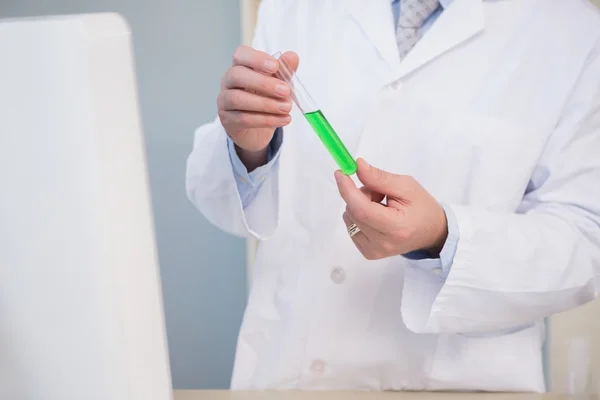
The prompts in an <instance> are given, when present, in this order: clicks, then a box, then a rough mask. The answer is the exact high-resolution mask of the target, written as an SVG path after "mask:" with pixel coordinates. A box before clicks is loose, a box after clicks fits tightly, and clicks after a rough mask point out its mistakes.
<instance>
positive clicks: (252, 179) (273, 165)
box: [227, 128, 283, 209]
mask: <svg viewBox="0 0 600 400" xmlns="http://www.w3.org/2000/svg"><path fill="white" fill-rule="evenodd" d="M281 132H282V129H281V128H278V129H277V130H276V131H275V134H274V135H273V139H272V140H271V143H270V144H269V149H268V158H267V163H266V164H265V165H262V166H260V167H258V168H256V169H255V170H253V171H251V172H248V170H247V169H246V166H245V165H244V163H242V160H240V158H239V156H238V154H237V151H236V150H235V144H234V143H233V140H231V139H230V138H227V148H228V150H229V161H230V162H231V165H232V167H233V176H234V177H235V184H236V186H237V190H238V194H239V195H240V198H241V200H242V208H244V209H246V207H248V205H250V204H252V202H253V201H254V199H255V198H256V195H257V194H258V192H259V190H260V188H261V186H262V183H263V182H264V180H265V179H266V178H268V177H269V176H270V175H271V173H273V172H274V171H273V170H274V169H275V170H276V169H277V167H278V162H277V161H278V160H279V154H280V152H279V148H280V145H281V142H282V135H283V134H282V133H281Z"/></svg>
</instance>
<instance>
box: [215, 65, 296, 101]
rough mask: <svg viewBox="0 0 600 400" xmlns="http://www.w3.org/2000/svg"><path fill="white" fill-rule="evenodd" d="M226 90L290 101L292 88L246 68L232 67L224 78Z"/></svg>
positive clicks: (223, 83) (271, 77)
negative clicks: (236, 90) (243, 91)
mask: <svg viewBox="0 0 600 400" xmlns="http://www.w3.org/2000/svg"><path fill="white" fill-rule="evenodd" d="M222 86H223V89H224V90H228V89H242V90H245V91H250V92H255V93H257V94H260V95H263V96H268V97H272V98H275V99H286V100H287V99H289V97H290V94H291V91H290V87H289V86H288V85H287V84H286V83H285V82H284V81H282V80H280V79H277V78H275V77H273V76H270V75H264V74H261V73H259V72H257V71H255V70H252V69H250V68H248V67H244V66H239V65H238V66H234V67H232V68H231V69H230V70H229V71H227V73H226V74H225V76H224V77H223V81H222Z"/></svg>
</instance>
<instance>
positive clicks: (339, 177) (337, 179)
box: [333, 170, 344, 182]
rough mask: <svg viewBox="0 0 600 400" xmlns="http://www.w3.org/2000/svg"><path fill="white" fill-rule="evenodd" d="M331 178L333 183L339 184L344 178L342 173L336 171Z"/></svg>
mask: <svg viewBox="0 0 600 400" xmlns="http://www.w3.org/2000/svg"><path fill="white" fill-rule="evenodd" d="M333 176H334V177H335V181H336V182H339V181H341V180H342V178H343V177H344V174H342V171H340V170H338V171H335V173H334V174H333Z"/></svg>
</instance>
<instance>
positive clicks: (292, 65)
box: [280, 51, 300, 72]
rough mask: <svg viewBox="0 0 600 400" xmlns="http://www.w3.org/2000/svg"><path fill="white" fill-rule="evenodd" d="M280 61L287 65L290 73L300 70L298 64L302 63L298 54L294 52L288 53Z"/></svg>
mask: <svg viewBox="0 0 600 400" xmlns="http://www.w3.org/2000/svg"><path fill="white" fill-rule="evenodd" d="M280 60H281V61H282V62H284V63H285V65H286V66H287V67H288V68H289V70H290V72H296V70H297V69H298V64H299V63H300V58H299V57H298V54H296V53H294V52H293V51H286V52H285V53H283V55H282V56H281V59H280Z"/></svg>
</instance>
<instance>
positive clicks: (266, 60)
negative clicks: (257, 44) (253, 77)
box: [233, 46, 278, 75]
mask: <svg viewBox="0 0 600 400" xmlns="http://www.w3.org/2000/svg"><path fill="white" fill-rule="evenodd" d="M233 66H234V67H235V66H242V67H248V68H251V69H253V70H255V71H257V72H262V73H264V74H269V75H271V74H274V73H275V72H277V68H278V63H277V60H276V59H275V58H273V57H272V56H270V55H268V54H267V53H264V52H262V51H259V50H255V49H253V48H252V47H249V46H240V47H238V48H237V50H236V51H235V52H234V53H233Z"/></svg>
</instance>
